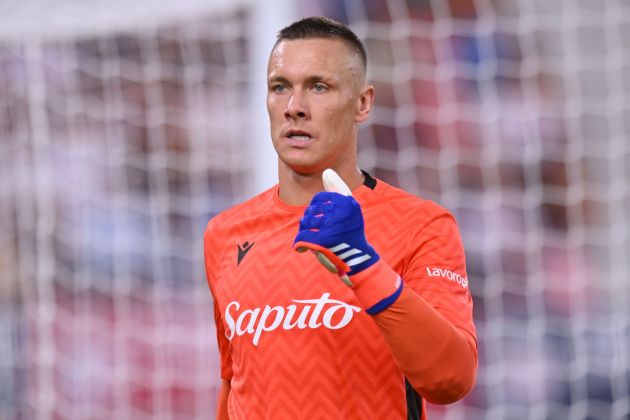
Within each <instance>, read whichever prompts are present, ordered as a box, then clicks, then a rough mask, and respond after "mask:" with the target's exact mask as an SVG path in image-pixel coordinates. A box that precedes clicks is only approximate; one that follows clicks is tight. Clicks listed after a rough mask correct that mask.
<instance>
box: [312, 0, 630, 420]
mask: <svg viewBox="0 0 630 420" xmlns="http://www.w3.org/2000/svg"><path fill="white" fill-rule="evenodd" d="M303 7H304V11H305V12H307V13H324V14H327V15H329V16H331V17H335V18H337V19H339V20H342V21H344V22H347V23H349V24H350V25H351V27H353V28H354V29H355V30H356V31H357V32H358V34H359V35H360V37H361V38H363V39H366V40H367V44H368V47H369V48H368V50H369V51H368V53H369V54H368V55H369V59H370V65H371V70H370V73H371V80H373V81H374V83H375V86H376V91H377V95H376V103H377V107H376V112H375V113H374V115H373V117H372V118H371V122H370V123H369V125H367V126H366V127H364V128H363V131H362V133H361V137H362V140H361V142H360V161H361V163H362V166H363V168H365V169H367V170H368V171H372V172H373V173H374V174H375V175H376V176H378V177H381V178H383V179H385V180H387V181H390V182H392V183H394V184H397V185H399V186H401V187H403V188H405V189H407V190H409V191H412V192H414V193H417V194H419V195H421V196H423V197H426V198H430V199H434V200H436V201H438V202H439V203H441V204H443V205H445V206H446V207H448V208H449V209H451V210H452V211H453V212H454V213H455V215H456V217H457V219H458V221H459V223H460V228H461V230H462V233H463V237H464V242H465V246H466V250H467V255H468V272H469V276H470V284H471V290H472V293H473V295H474V299H475V305H476V306H475V319H476V325H477V328H478V334H479V350H480V367H479V376H478V381H477V382H478V384H477V386H476V388H475V389H474V391H473V392H472V393H471V394H470V395H469V396H468V397H467V398H466V399H465V400H464V401H463V402H461V403H458V404H455V405H452V406H449V407H447V408H441V407H435V406H430V417H432V418H441V417H443V418H452V419H457V418H466V419H471V418H483V419H516V418H536V419H556V418H573V419H586V418H593V419H595V418H597V419H610V418H614V419H626V418H629V417H630V397H629V395H630V359H629V357H630V309H629V308H630V281H629V280H628V278H629V277H628V273H629V272H630V225H629V222H630V186H629V184H628V181H629V180H630V171H629V170H628V168H629V167H630V145H629V144H628V138H629V137H630V125H628V123H627V121H629V119H628V117H630V102H629V101H628V98H629V97H630V96H629V95H628V94H629V93H630V78H629V77H628V75H629V74H630V61H629V60H628V57H630V54H629V53H630V4H629V3H628V2H624V1H590V2H588V1H559V2H554V1H545V0H536V1H532V0H496V1H490V0H466V1H459V0H453V1H443V0H435V1H428V0H425V1H422V0H416V1H411V0H409V1H402V0H390V1H383V2H373V1H364V2H361V1H358V2H357V1H345V2H332V1H321V2H319V3H318V6H317V7H313V4H312V3H310V2H308V3H307V2H303Z"/></svg>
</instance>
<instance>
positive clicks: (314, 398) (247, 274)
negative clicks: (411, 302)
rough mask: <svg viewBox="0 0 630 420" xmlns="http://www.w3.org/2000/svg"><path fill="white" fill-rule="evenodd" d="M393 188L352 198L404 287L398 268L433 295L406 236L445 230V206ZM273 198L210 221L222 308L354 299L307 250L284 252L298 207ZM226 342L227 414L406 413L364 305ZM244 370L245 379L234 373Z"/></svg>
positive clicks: (394, 372)
mask: <svg viewBox="0 0 630 420" xmlns="http://www.w3.org/2000/svg"><path fill="white" fill-rule="evenodd" d="M396 191H398V190H395V189H389V190H388V191H387V194H386V195H387V196H386V197H384V196H381V197H378V198H379V200H374V201H372V200H370V199H368V200H363V201H360V202H361V205H362V208H363V212H364V218H365V221H366V237H367V240H368V242H369V243H370V244H371V245H372V246H373V247H374V248H375V249H376V250H377V252H379V254H380V255H381V257H382V258H383V259H384V260H385V261H386V262H388V264H389V265H390V266H392V267H393V268H394V269H395V270H396V271H397V272H398V273H400V274H402V275H403V279H404V280H405V281H406V283H407V285H410V284H409V282H407V279H405V273H408V274H409V275H410V276H411V277H413V280H414V281H413V282H412V283H413V284H411V285H410V286H411V287H412V288H413V289H414V290H416V291H417V292H418V293H419V294H420V295H423V294H424V293H426V291H427V290H426V289H427V288H428V290H429V295H432V294H431V292H430V289H431V284H432V283H431V284H430V282H429V281H427V279H425V278H422V272H421V270H420V268H419V267H420V266H421V265H422V261H417V260H414V261H411V258H410V257H409V256H408V255H407V253H408V252H409V251H410V249H409V248H410V246H409V244H410V243H409V241H410V240H411V239H412V237H415V238H416V240H417V239H418V237H417V232H418V231H419V230H422V229H425V227H426V229H428V231H429V234H430V235H434V234H436V232H432V231H431V229H434V230H438V231H440V230H442V229H444V231H445V232H446V231H447V230H449V229H450V228H449V227H448V223H443V224H436V226H435V227H432V226H431V224H432V221H433V220H435V219H436V218H437V217H438V216H440V217H441V216H443V215H446V214H447V213H446V212H445V211H444V210H443V209H441V208H439V207H438V206H436V205H434V204H421V203H420V200H418V199H417V198H415V197H411V196H409V195H406V193H403V192H396ZM271 203H272V200H271V195H270V193H269V192H268V193H265V194H263V195H262V196H259V197H258V199H256V201H254V202H251V203H248V204H247V205H245V206H243V207H241V208H239V209H237V210H236V211H233V212H228V213H227V214H224V215H222V217H221V219H220V221H219V222H218V225H219V226H218V227H217V230H218V232H217V234H218V236H219V237H218V238H215V239H216V240H215V241H214V245H215V247H218V250H217V251H215V255H214V256H213V257H212V258H211V261H213V264H215V265H216V267H218V271H220V273H221V275H220V277H221V279H222V280H221V282H219V283H218V284H215V285H214V287H213V289H214V290H215V291H216V294H217V297H218V299H219V304H220V306H221V308H222V310H224V309H225V306H226V305H227V304H228V303H229V302H230V301H232V300H238V301H239V303H240V304H241V310H244V309H246V308H250V309H252V308H261V307H264V306H265V305H270V306H276V305H277V306H281V307H286V306H287V305H289V304H291V303H292V302H291V300H292V299H317V298H319V297H321V296H322V294H323V293H330V298H331V299H338V300H342V301H345V302H347V303H348V304H351V305H355V306H358V302H357V301H356V298H355V297H354V294H353V293H352V291H351V289H349V288H348V287H346V286H345V285H343V284H342V283H341V282H339V281H338V279H337V278H336V276H334V275H332V274H330V273H328V272H327V271H326V270H324V269H323V268H322V267H321V266H320V265H319V263H318V262H317V261H316V259H315V258H313V257H312V255H309V254H310V253H305V254H298V253H296V252H294V251H293V250H292V241H293V238H294V236H295V233H296V232H297V229H298V220H299V217H300V214H299V212H297V213H295V214H292V213H290V212H288V211H284V210H280V209H278V208H277V207H275V206H273V205H271ZM427 203H428V202H427ZM410 204H411V207H413V208H411V209H410ZM427 226H428V227H427ZM437 233H438V234H439V232H437ZM245 241H249V242H256V246H255V247H254V248H252V250H251V251H250V252H248V254H247V256H246V257H245V258H244V259H243V261H242V262H241V264H240V266H238V267H237V266H236V253H237V243H244V242H245ZM423 246H425V244H424V243H422V241H421V243H418V244H417V247H418V249H422V247H423ZM425 248H426V247H425ZM449 248H452V244H450V243H446V244H445V249H442V250H440V252H444V253H448V252H450V251H449ZM425 277H426V276H425ZM433 283H435V282H433ZM423 297H424V296H423ZM429 297H430V298H431V296H429ZM436 299H437V297H436ZM439 303H440V302H438V304H439ZM224 340H225V339H224ZM229 348H230V350H231V359H230V358H228V362H229V363H231V364H232V366H233V368H234V381H233V389H232V392H233V393H234V394H233V397H235V399H234V400H232V401H231V403H230V410H231V413H230V414H231V415H232V417H234V418H235V419H256V418H273V419H285V418H286V419H294V418H349V419H352V418H404V417H405V413H406V405H405V390H404V378H403V375H402V373H401V372H400V370H399V369H398V368H397V366H396V364H395V363H394V361H393V359H392V357H391V353H390V352H389V349H388V348H387V346H386V344H385V343H384V339H383V337H382V334H381V333H380V331H379V330H378V328H377V327H376V325H375V324H374V322H373V320H372V319H371V318H370V317H369V316H368V315H367V314H365V312H363V311H361V312H360V313H359V314H355V315H354V318H353V320H352V322H351V323H350V324H349V325H348V326H346V327H344V328H342V329H338V330H329V329H326V328H321V327H320V328H318V329H310V328H306V329H303V330H300V329H297V328H296V329H292V330H283V329H276V330H274V331H272V332H266V333H263V334H262V335H261V338H260V342H259V344H258V346H254V345H253V344H252V340H251V336H249V335H243V336H235V337H234V339H233V341H232V342H230V344H229ZM243 376H246V377H247V381H246V382H242V381H240V378H241V377H243Z"/></svg>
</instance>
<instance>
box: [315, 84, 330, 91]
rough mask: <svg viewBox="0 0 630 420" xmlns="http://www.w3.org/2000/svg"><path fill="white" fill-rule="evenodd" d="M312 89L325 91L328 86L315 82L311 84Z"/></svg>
mask: <svg viewBox="0 0 630 420" xmlns="http://www.w3.org/2000/svg"><path fill="white" fill-rule="evenodd" d="M313 90H314V91H315V92H325V91H327V90H328V86H326V85H325V84H323V83H315V84H314V85H313Z"/></svg>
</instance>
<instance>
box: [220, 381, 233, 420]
mask: <svg viewBox="0 0 630 420" xmlns="http://www.w3.org/2000/svg"><path fill="white" fill-rule="evenodd" d="M230 389H231V387H230V381H227V380H225V379H222V380H221V388H219V397H218V398H217V420H229V419H230V417H229V416H228V411H227V401H228V397H229V395H230Z"/></svg>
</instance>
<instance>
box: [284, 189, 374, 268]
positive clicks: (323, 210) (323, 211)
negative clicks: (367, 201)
mask: <svg viewBox="0 0 630 420" xmlns="http://www.w3.org/2000/svg"><path fill="white" fill-rule="evenodd" d="M309 244H313V245H315V247H314V249H319V250H322V249H323V250H325V251H328V252H326V254H328V255H330V256H335V257H336V258H332V259H331V260H332V261H333V263H334V262H335V261H334V260H336V259H337V258H338V259H339V260H341V261H343V262H344V263H345V264H346V265H347V267H348V268H350V271H349V272H347V274H348V275H350V276H352V275H354V274H357V273H360V272H361V271H363V270H365V269H367V268H368V267H371V266H372V265H374V264H375V263H376V262H377V261H378V260H379V259H380V256H379V255H378V253H377V252H376V251H375V250H374V248H372V246H371V245H370V244H368V242H367V240H366V239H365V229H364V222H363V213H362V212H361V206H360V205H359V203H358V202H357V201H356V200H355V199H354V198H352V197H351V196H344V195H341V194H339V193H335V192H319V193H317V194H315V196H314V197H313V199H312V200H311V203H310V204H309V206H308V207H307V208H306V210H305V211H304V216H303V217H302V218H301V219H300V228H299V232H298V234H297V236H296V237H295V241H294V247H295V246H297V245H299V246H305V247H308V246H309ZM336 265H338V264H336Z"/></svg>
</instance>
